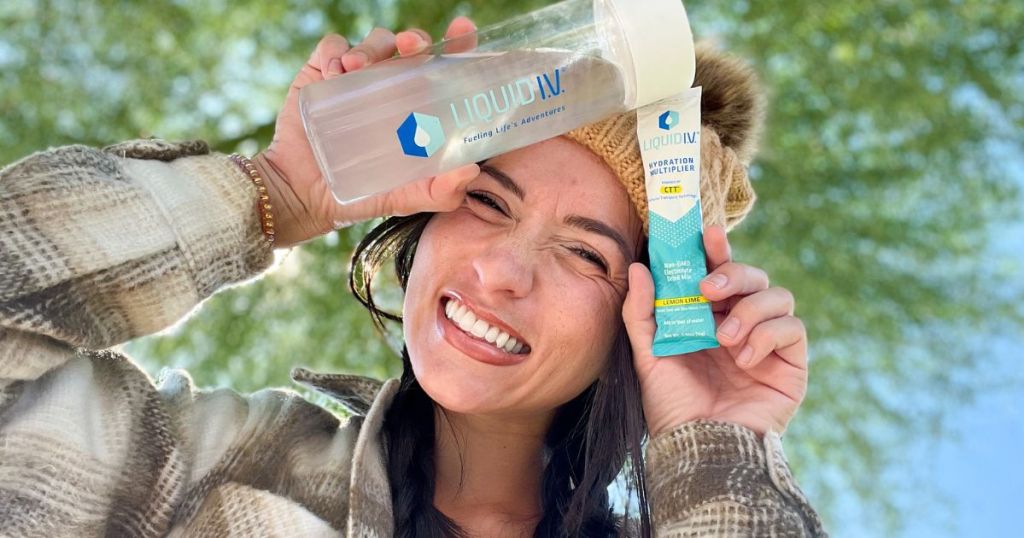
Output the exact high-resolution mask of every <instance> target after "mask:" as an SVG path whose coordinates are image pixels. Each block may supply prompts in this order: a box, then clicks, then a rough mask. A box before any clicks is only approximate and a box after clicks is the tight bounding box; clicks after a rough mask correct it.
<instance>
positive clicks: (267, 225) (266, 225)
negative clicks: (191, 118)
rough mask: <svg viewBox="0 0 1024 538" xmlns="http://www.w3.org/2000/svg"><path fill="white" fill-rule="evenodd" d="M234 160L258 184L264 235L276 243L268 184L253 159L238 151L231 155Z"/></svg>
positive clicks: (261, 223)
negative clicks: (264, 182) (264, 181)
mask: <svg viewBox="0 0 1024 538" xmlns="http://www.w3.org/2000/svg"><path fill="white" fill-rule="evenodd" d="M229 157H230V158H231V160H232V161H234V163H235V164H237V165H238V167H239V168H241V169H242V171H244V172H245V173H246V174H248V175H249V178H251V179H252V182H253V183H255V184H256V190H257V191H258V192H259V195H260V197H259V201H258V202H257V207H258V208H259V213H260V225H261V227H262V228H263V235H264V236H265V237H266V238H267V244H268V245H273V244H274V233H275V232H274V215H272V214H271V213H270V210H271V209H272V207H271V205H270V196H269V195H268V194H267V186H266V185H264V184H263V178H262V177H261V176H260V173H259V172H258V171H257V170H256V165H254V164H252V161H251V160H249V159H248V158H246V157H243V156H241V155H239V154H237V153H232V154H231V155H229Z"/></svg>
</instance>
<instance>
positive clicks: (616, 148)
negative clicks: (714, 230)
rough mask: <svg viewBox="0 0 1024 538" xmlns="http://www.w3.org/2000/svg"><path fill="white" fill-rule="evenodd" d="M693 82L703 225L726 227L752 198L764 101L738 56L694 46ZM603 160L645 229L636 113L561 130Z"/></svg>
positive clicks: (741, 215) (737, 218)
mask: <svg viewBox="0 0 1024 538" xmlns="http://www.w3.org/2000/svg"><path fill="white" fill-rule="evenodd" d="M696 54H697V72H696V77H695V78H696V80H695V81H694V86H703V90H702V98H701V107H700V108H701V135H700V142H701V148H700V160H701V170H700V197H701V206H702V208H703V213H704V215H703V217H704V225H705V226H714V225H722V226H725V228H726V230H731V229H732V228H734V227H735V226H736V225H737V224H739V223H740V221H742V220H743V218H744V217H746V216H747V213H749V212H750V209H751V208H752V207H753V206H754V201H755V200H756V199H757V196H756V195H755V193H754V189H753V187H751V185H750V180H749V178H748V177H747V166H748V165H749V164H750V161H751V160H753V158H754V155H755V154H756V153H757V143H758V137H759V136H760V132H761V126H762V123H763V118H764V99H763V96H762V94H761V89H760V86H759V83H758V81H757V76H756V75H755V74H754V72H753V70H752V69H751V68H750V67H749V66H747V65H746V64H744V63H743V62H741V61H740V60H739V59H738V58H736V57H733V56H729V55H727V54H725V53H722V52H719V51H715V50H714V49H712V48H711V47H710V46H709V45H707V44H700V45H698V46H697V50H696ZM565 136H566V137H568V138H569V139H571V140H573V141H575V142H577V143H579V144H582V145H583V146H584V147H586V148H587V149H589V150H590V151H592V152H594V153H595V154H597V155H598V156H599V157H601V159H602V160H604V162H605V164H607V165H608V167H609V168H611V170H612V171H613V172H614V173H615V175H616V176H617V177H618V178H619V181H621V182H622V184H623V186H625V188H626V192H627V193H628V194H629V198H630V200H631V201H632V202H633V205H634V206H635V207H636V210H637V214H638V215H639V216H640V219H641V220H643V223H644V234H647V233H648V228H647V222H648V215H647V193H646V189H645V178H644V167H643V160H642V159H641V157H640V144H639V142H638V140H637V135H636V111H635V110H634V111H630V112H625V113H622V114H619V115H617V116H613V117H611V118H608V119H606V120H602V121H599V122H596V123H592V124H589V125H585V126H583V127H579V128H577V129H574V130H572V131H569V132H568V133H566V134H565Z"/></svg>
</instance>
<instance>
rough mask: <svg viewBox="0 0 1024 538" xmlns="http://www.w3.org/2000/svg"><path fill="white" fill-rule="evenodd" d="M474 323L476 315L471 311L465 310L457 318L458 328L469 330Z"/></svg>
mask: <svg viewBox="0 0 1024 538" xmlns="http://www.w3.org/2000/svg"><path fill="white" fill-rule="evenodd" d="M474 323H476V316H474V315H473V313H472V312H469V311H467V312H466V313H465V314H463V315H462V318H461V319H459V328H460V329H462V330H464V331H466V332H469V330H470V329H472V328H473V324H474Z"/></svg>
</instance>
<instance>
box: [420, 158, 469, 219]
mask: <svg viewBox="0 0 1024 538" xmlns="http://www.w3.org/2000/svg"><path fill="white" fill-rule="evenodd" d="M479 175H480V166H478V165H477V164H476V163H473V164H467V165H465V166H461V167H459V168H456V169H455V170H452V171H451V172H446V173H444V174H440V175H438V176H436V177H434V179H433V181H431V182H430V183H429V184H428V185H427V186H428V188H429V193H428V195H429V198H430V200H431V204H430V209H429V210H430V211H454V210H455V209H457V208H458V207H459V206H461V205H462V202H463V200H465V198H466V187H467V186H469V184H470V182H472V181H473V180H474V179H476V178H477V176H479Z"/></svg>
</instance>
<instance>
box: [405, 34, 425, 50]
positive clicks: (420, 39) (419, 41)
mask: <svg viewBox="0 0 1024 538" xmlns="http://www.w3.org/2000/svg"><path fill="white" fill-rule="evenodd" d="M409 33H410V34H412V37H413V38H414V39H415V40H416V41H415V44H414V45H413V47H412V49H413V50H420V49H422V48H423V47H426V46H427V41H426V40H425V39H423V36H421V35H419V34H417V33H416V32H409Z"/></svg>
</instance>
